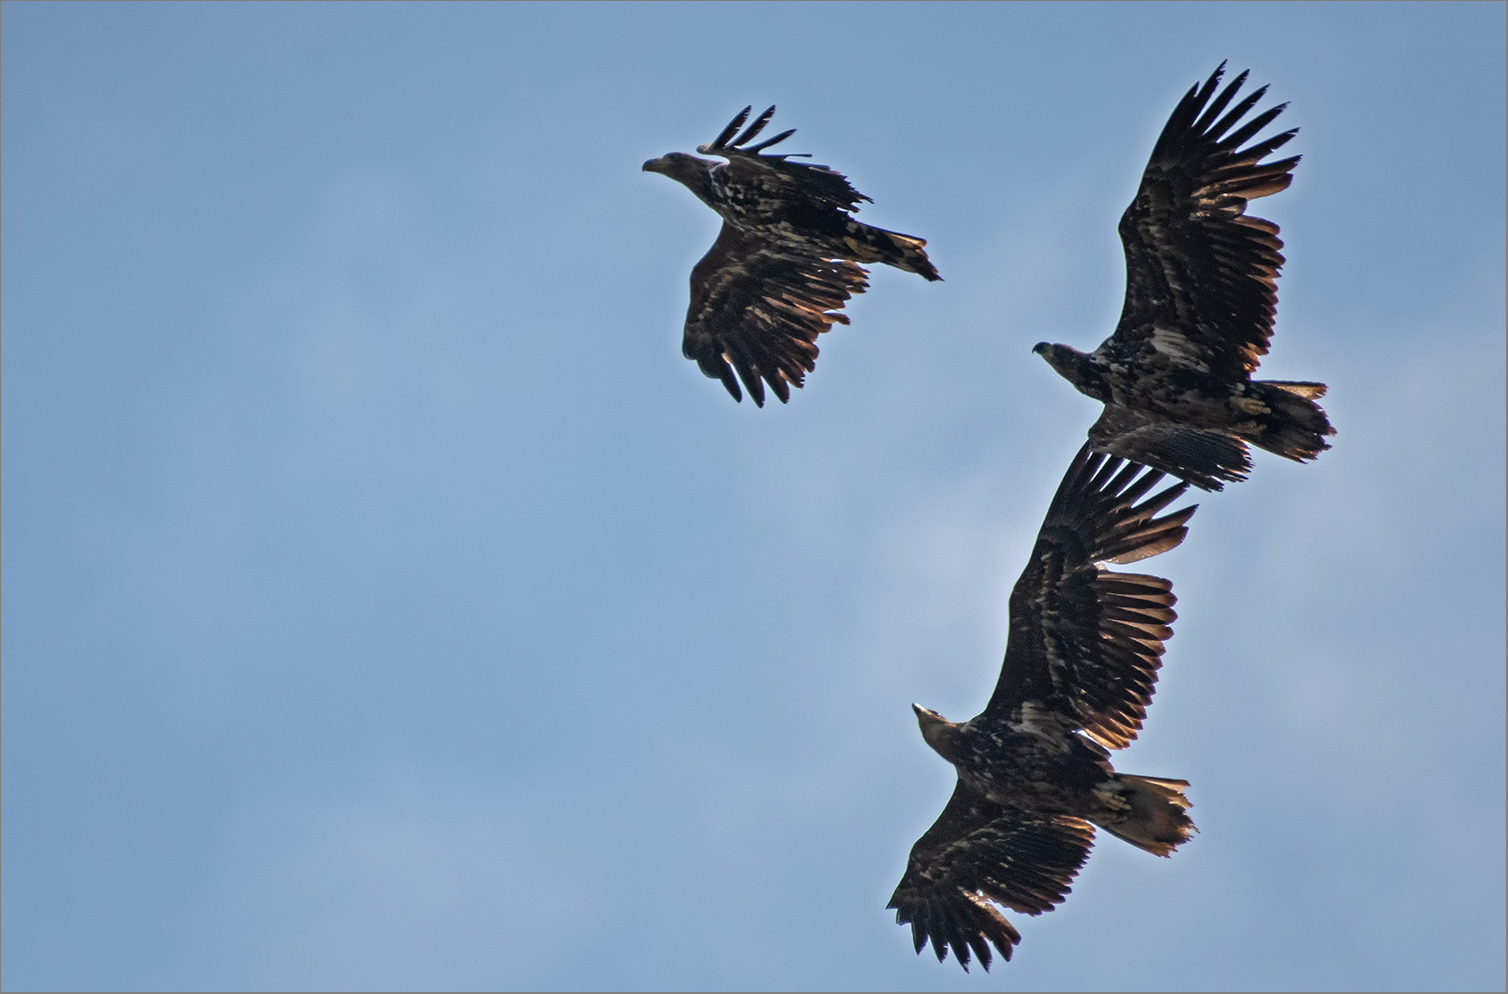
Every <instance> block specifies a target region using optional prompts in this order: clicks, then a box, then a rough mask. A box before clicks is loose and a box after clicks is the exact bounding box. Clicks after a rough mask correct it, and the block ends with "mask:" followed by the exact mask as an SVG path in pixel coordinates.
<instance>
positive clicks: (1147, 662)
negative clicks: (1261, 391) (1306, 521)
mask: <svg viewBox="0 0 1508 994" xmlns="http://www.w3.org/2000/svg"><path fill="white" fill-rule="evenodd" d="M1162 478H1163V474H1162V473H1160V472H1157V471H1155V470H1153V471H1148V470H1147V468H1146V467H1145V466H1141V465H1138V464H1137V463H1123V461H1122V460H1121V459H1118V458H1106V457H1105V456H1104V455H1102V454H1099V453H1095V452H1093V451H1092V450H1091V449H1090V446H1089V445H1088V444H1086V445H1084V447H1083V448H1081V449H1079V452H1078V455H1076V456H1075V457H1074V460H1073V463H1072V465H1070V466H1069V468H1068V472H1067V473H1066V474H1064V477H1063V482H1062V483H1061V484H1060V485H1059V486H1058V492H1057V493H1056V494H1055V495H1054V496H1053V500H1052V504H1051V505H1050V506H1049V507H1048V510H1047V517H1046V519H1045V520H1044V521H1043V522H1042V529H1041V531H1039V532H1038V533H1037V544H1036V546H1035V547H1034V548H1033V549H1032V558H1031V562H1030V563H1028V564H1027V567H1026V569H1025V571H1023V572H1022V574H1021V579H1019V580H1017V581H1016V586H1015V588H1014V589H1013V590H1012V591H1011V601H1010V611H1011V614H1010V636H1009V639H1008V640H1007V642H1006V649H1005V663H1004V665H1003V666H1002V667H1001V671H1000V681H999V682H998V683H997V684H996V686H995V693H994V695H993V696H992V697H991V698H990V702H989V704H987V705H986V706H985V713H986V714H990V713H992V712H998V711H1004V712H1009V711H1011V710H1013V709H1014V708H1015V707H1017V706H1018V705H1019V704H1020V703H1021V702H1022V701H1024V700H1038V701H1053V702H1055V704H1056V706H1059V707H1066V708H1067V709H1068V711H1069V712H1070V713H1071V714H1072V715H1073V717H1074V718H1075V719H1077V720H1078V721H1079V722H1080V723H1081V727H1082V728H1083V729H1084V731H1086V732H1088V733H1089V734H1090V735H1092V736H1094V738H1095V739H1097V740H1098V741H1099V742H1100V743H1102V744H1103V745H1104V746H1106V747H1107V748H1110V749H1121V748H1124V747H1125V746H1127V745H1128V744H1130V742H1131V740H1132V739H1134V738H1136V734H1137V731H1138V730H1139V729H1140V728H1141V726H1142V720H1143V719H1144V718H1145V717H1146V715H1147V705H1148V704H1150V703H1151V701H1152V691H1153V687H1154V685H1155V684H1156V682H1157V670H1158V668H1159V667H1160V666H1161V665H1162V662H1161V656H1162V653H1163V640H1164V639H1167V638H1169V637H1170V636H1171V635H1172V634H1173V630H1172V629H1171V628H1169V627H1168V625H1169V624H1170V623H1171V622H1172V621H1173V620H1174V619H1175V618H1176V617H1177V615H1176V614H1175V613H1174V612H1173V604H1174V603H1175V601H1176V598H1175V597H1174V596H1173V585H1172V584H1171V583H1169V582H1168V581H1167V580H1164V579H1162V578H1160V577H1155V576H1145V575H1142V574H1139V573H1116V572H1112V571H1110V570H1107V569H1105V568H1104V566H1103V564H1104V563H1132V562H1136V561H1137V560H1139V559H1146V558H1147V557H1149V556H1155V555H1157V554H1158V553H1161V552H1166V551H1167V550H1168V549H1172V548H1174V547H1176V546H1177V545H1178V544H1179V543H1181V542H1182V541H1183V539H1184V537H1185V536H1186V535H1187V534H1188V520H1189V518H1191V517H1193V515H1194V511H1195V509H1196V507H1197V505H1194V506H1190V507H1185V508H1181V509H1180V510H1178V511H1175V512H1173V513H1172V514H1166V515H1163V516H1162V517H1160V518H1159V517H1154V515H1156V514H1157V512H1158V511H1160V510H1162V509H1163V508H1165V507H1167V506H1168V505H1169V504H1171V503H1172V502H1173V501H1175V500H1177V499H1178V498H1179V497H1181V496H1182V495H1183V494H1184V493H1185V492H1186V491H1187V490H1188V484H1186V483H1178V484H1175V485H1174V486H1171V487H1168V488H1166V489H1165V490H1162V491H1160V492H1159V493H1157V494H1154V495H1153V496H1151V497H1148V498H1147V499H1146V500H1142V497H1143V495H1144V494H1146V493H1147V491H1149V490H1151V489H1152V487H1153V486H1155V485H1156V484H1157V482H1158V481H1159V480H1161V479H1162ZM1137 501H1141V503H1139V504H1138V503H1137Z"/></svg>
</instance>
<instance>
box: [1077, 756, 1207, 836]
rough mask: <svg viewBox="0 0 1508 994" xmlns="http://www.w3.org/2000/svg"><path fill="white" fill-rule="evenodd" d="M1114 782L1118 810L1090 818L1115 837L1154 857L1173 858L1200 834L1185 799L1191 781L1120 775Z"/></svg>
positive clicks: (1190, 804)
mask: <svg viewBox="0 0 1508 994" xmlns="http://www.w3.org/2000/svg"><path fill="white" fill-rule="evenodd" d="M1112 783H1113V786H1110V785H1107V786H1109V787H1110V791H1109V792H1112V793H1113V794H1114V796H1115V799H1116V801H1117V803H1115V804H1113V805H1109V806H1110V807H1112V808H1114V809H1116V810H1111V811H1105V812H1102V813H1100V814H1098V815H1089V816H1088V817H1089V820H1090V821H1092V822H1094V823H1095V824H1096V825H1098V826H1099V827H1101V828H1103V829H1104V830H1105V831H1107V832H1109V833H1110V834H1111V835H1114V836H1116V837H1117V838H1121V839H1125V840H1126V841H1127V842H1129V843H1131V844H1132V845H1133V846H1136V847H1137V848H1138V849H1145V850H1146V851H1147V852H1149V853H1151V854H1153V855H1154V856H1171V855H1172V854H1173V850H1174V849H1177V848H1178V847H1179V846H1181V845H1183V844H1184V843H1185V842H1187V841H1189V836H1190V835H1192V834H1193V833H1194V832H1195V831H1197V829H1195V828H1194V822H1193V819H1191V818H1190V817H1189V816H1188V815H1187V814H1186V813H1185V812H1187V811H1188V809H1189V808H1191V807H1193V804H1192V803H1191V802H1190V801H1189V799H1188V798H1187V797H1184V796H1183V792H1184V791H1185V790H1187V789H1188V786H1189V782H1188V781H1187V780H1163V779H1160V778H1158V777H1138V776H1133V775H1131V774H1129V773H1118V774H1116V777H1115V780H1114V781H1112Z"/></svg>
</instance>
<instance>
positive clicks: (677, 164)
mask: <svg viewBox="0 0 1508 994" xmlns="http://www.w3.org/2000/svg"><path fill="white" fill-rule="evenodd" d="M716 165H718V163H717V162H715V161H713V160H712V159H698V158H697V157H696V156H694V155H687V154H686V153H685V152H667V153H666V154H664V155H662V156H660V157H659V158H658V159H650V160H649V161H648V162H646V163H644V171H645V172H646V173H659V174H661V175H662V176H669V177H670V178H671V179H673V180H675V181H676V182H677V183H681V184H684V185H685V186H686V187H688V188H689V189H690V190H691V192H692V193H694V194H696V195H697V197H698V198H700V199H701V200H703V201H705V202H706V203H707V204H709V205H710V204H711V203H712V199H711V198H712V181H711V179H710V178H709V175H708V173H709V170H711V169H712V167H713V166H716Z"/></svg>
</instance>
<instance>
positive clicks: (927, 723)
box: [911, 704, 958, 762]
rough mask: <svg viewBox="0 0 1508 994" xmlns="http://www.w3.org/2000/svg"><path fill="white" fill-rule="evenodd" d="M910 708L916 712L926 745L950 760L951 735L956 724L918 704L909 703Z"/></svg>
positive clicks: (951, 750) (951, 755) (953, 733)
mask: <svg viewBox="0 0 1508 994" xmlns="http://www.w3.org/2000/svg"><path fill="white" fill-rule="evenodd" d="M911 710H913V711H915V712H916V723H917V724H918V725H920V726H921V727H922V738H924V739H926V740H927V745H929V746H931V747H932V748H933V749H934V750H936V752H937V754H938V755H939V756H941V757H942V758H943V759H946V760H948V761H949V762H952V759H953V748H952V747H953V736H954V735H955V734H956V733H957V732H958V726H957V725H955V724H953V722H951V721H949V720H948V719H946V718H944V717H943V716H942V715H940V714H938V713H937V712H936V711H929V710H928V709H926V708H924V707H922V706H921V705H920V704H913V705H911Z"/></svg>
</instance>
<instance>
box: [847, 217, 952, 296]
mask: <svg viewBox="0 0 1508 994" xmlns="http://www.w3.org/2000/svg"><path fill="white" fill-rule="evenodd" d="M843 244H844V245H847V246H848V248H849V250H850V251H852V252H853V259H854V261H855V262H883V263H885V264H886V265H887V266H894V267H895V268H896V269H903V270H905V271H906V272H908V273H916V274H917V275H918V276H920V277H922V278H923V279H925V280H928V281H929V282H932V281H936V280H940V279H942V277H941V276H939V275H937V267H936V266H934V265H932V260H930V259H928V258H927V253H926V251H925V250H924V249H923V247H922V246H924V245H926V244H927V240H926V239H925V238H915V237H913V236H911V235H903V234H901V233H900V232H898V231H886V230H885V229H884V228H876V227H874V226H873V225H869V224H865V223H864V222H862V221H854V220H851V219H850V220H849V221H848V223H847V225H846V231H845V232H844V235H843Z"/></svg>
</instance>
